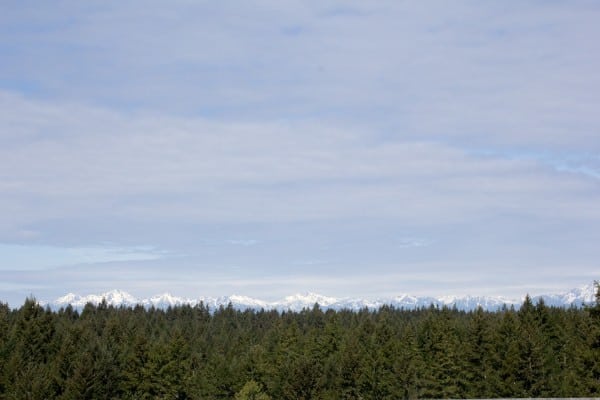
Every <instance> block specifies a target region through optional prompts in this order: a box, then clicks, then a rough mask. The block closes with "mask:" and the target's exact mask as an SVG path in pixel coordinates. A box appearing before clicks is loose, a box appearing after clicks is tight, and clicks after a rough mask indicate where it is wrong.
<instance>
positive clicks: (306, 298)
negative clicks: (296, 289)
mask: <svg viewBox="0 0 600 400" xmlns="http://www.w3.org/2000/svg"><path fill="white" fill-rule="evenodd" d="M336 302H338V299H336V298H335V297H327V296H323V295H321V294H317V293H313V292H307V293H303V294H300V293H297V294H294V295H291V296H286V297H285V298H284V299H283V301H282V302H281V303H282V304H297V303H302V304H307V305H310V306H313V305H315V304H317V303H318V304H319V305H320V306H328V305H331V304H334V303H336Z"/></svg>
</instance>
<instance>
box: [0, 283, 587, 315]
mask: <svg viewBox="0 0 600 400" xmlns="http://www.w3.org/2000/svg"><path fill="white" fill-rule="evenodd" d="M596 288H597V281H594V282H591V283H586V284H581V285H578V286H576V287H571V288H563V289H562V290H558V291H554V292H543V293H542V292H540V293H524V294H523V295H521V296H519V297H508V296H501V295H497V296H488V295H472V294H469V293H464V294H456V293H455V294H449V293H438V294H435V293H430V294H422V295H414V294H412V293H409V292H403V293H397V294H395V295H391V296H379V297H360V296H342V297H339V296H329V295H327V294H324V293H315V292H296V293H289V294H287V295H285V296H282V297H278V298H273V297H272V296H271V297H269V296H267V297H264V296H262V297H261V296H247V295H244V294H241V293H231V294H224V295H220V296H204V295H202V294H200V295H197V296H192V297H187V296H180V295H178V294H176V293H173V292H172V291H163V292H159V293H154V294H153V295H151V296H143V297H140V296H136V295H135V294H133V293H130V292H128V291H125V290H121V289H117V288H114V289H110V290H107V291H104V292H101V293H86V294H81V293H73V292H69V293H64V294H63V295H61V296H59V297H57V298H54V299H38V298H36V297H35V296H33V295H30V296H27V298H25V299H23V301H22V302H21V303H20V304H10V303H7V304H8V305H9V306H10V307H11V308H15V307H16V308H18V307H20V306H21V305H22V304H23V303H24V302H25V301H26V300H27V299H35V300H36V301H37V302H38V303H39V304H40V305H42V306H47V305H57V304H62V305H65V304H72V305H73V304H75V303H81V302H82V301H86V302H89V301H91V302H92V303H94V302H100V301H102V300H107V301H108V303H109V304H113V303H114V301H116V303H120V300H119V299H120V298H121V297H124V298H123V299H122V301H124V302H125V303H127V304H129V303H136V304H142V303H145V302H152V300H153V299H155V298H162V297H171V298H172V299H175V300H176V301H182V302H183V303H188V302H192V303H194V302H197V301H217V302H218V301H221V300H223V299H224V300H229V301H231V298H241V299H238V300H239V301H242V302H243V301H244V300H248V301H258V302H261V303H265V304H266V305H268V306H275V305H277V304H278V303H282V302H285V301H292V300H300V301H305V300H306V298H315V297H319V298H322V299H323V300H324V301H332V302H334V303H335V302H344V301H365V302H377V301H380V302H386V301H390V300H397V299H399V298H406V297H410V298H416V299H418V300H422V299H433V300H435V301H441V302H443V303H446V304H453V302H455V301H456V300H457V299H458V300H460V299H465V298H480V299H481V298H483V299H491V300H498V301H502V302H504V303H505V304H507V305H509V304H513V305H518V304H519V303H521V302H523V301H524V299H525V298H526V297H527V296H529V297H531V298H532V299H534V301H535V299H537V298H540V297H543V296H560V295H565V294H570V293H572V292H573V291H582V292H584V294H585V292H586V291H593V292H594V293H595V291H596V290H597V289H596ZM115 296H116V298H117V300H113V299H114V298H115ZM71 297H73V298H74V300H69V298H71ZM128 297H129V298H128ZM0 302H2V301H1V300H0ZM315 303H318V301H315ZM319 304H320V303H319ZM320 305H321V306H323V304H320Z"/></svg>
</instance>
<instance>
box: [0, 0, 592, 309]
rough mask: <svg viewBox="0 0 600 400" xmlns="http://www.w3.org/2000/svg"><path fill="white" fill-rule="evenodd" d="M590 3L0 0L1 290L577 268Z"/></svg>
mask: <svg viewBox="0 0 600 400" xmlns="http://www.w3.org/2000/svg"><path fill="white" fill-rule="evenodd" d="M598 20H600V6H599V5H598V4H597V3H596V2H589V1H571V2H546V1H544V2H541V1H528V2H518V3H515V2H511V3H507V2H471V1H457V2H453V3H452V4H448V3H447V2H441V1H439V2H438V1H429V2H398V1H391V2H385V1H383V2H335V1H332V2H294V1H290V2H285V3H281V2H274V1H264V2H187V1H173V2H168V3H165V2H151V1H145V2H117V3H107V2H95V1H89V2H75V1H60V2H53V3H52V4H50V3H47V2H35V1H34V2H21V1H18V2H17V1H15V2H12V1H9V2H5V3H4V4H3V5H2V13H0V60H1V62H0V297H1V298H2V299H3V300H4V301H9V302H10V303H12V304H19V303H20V302H22V301H23V299H24V298H25V297H26V296H28V295H30V294H33V295H35V296H36V297H37V298H39V299H42V300H50V299H53V298H55V297H58V296H60V295H62V294H64V293H67V292H76V293H80V294H87V293H100V292H103V291H106V290H109V289H113V288H119V289H123V290H126V291H129V292H131V293H132V294H134V295H136V296H139V297H143V296H148V295H152V294H156V293H159V292H164V291H167V290H168V291H170V292H173V293H175V294H178V295H182V296H189V297H197V296H200V295H227V294H231V293H237V294H244V295H249V296H256V297H261V298H264V299H274V298H277V297H280V296H283V295H287V294H291V293H294V292H304V291H316V292H320V293H323V294H326V295H331V296H363V297H378V296H388V295H395V294H399V293H405V292H408V293H411V294H427V295H442V294H477V295H478V294H490V295H504V296H514V297H518V296H521V295H522V294H524V293H526V292H529V293H532V294H535V293H540V292H546V291H560V290H563V289H565V290H566V289H569V288H571V287H574V286H579V285H581V284H585V283H589V282H590V281H591V280H593V279H598V278H599V277H600V265H599V264H598V259H600V257H599V256H600V250H599V247H598V243H599V239H600V118H599V117H598V110H599V109H600V74H598V72H597V71H599V70H600V43H599V42H598V40H596V39H597V38H598V37H600V26H598V24H597V21H598Z"/></svg>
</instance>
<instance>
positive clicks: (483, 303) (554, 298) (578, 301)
mask: <svg viewBox="0 0 600 400" xmlns="http://www.w3.org/2000/svg"><path fill="white" fill-rule="evenodd" d="M595 294H596V287H595V285H594V284H589V285H585V286H582V287H580V288H575V289H572V290H570V291H568V292H564V293H558V294H548V295H541V296H535V297H533V298H532V300H533V301H534V302H538V301H539V300H540V299H543V300H544V302H545V303H546V305H548V306H555V307H569V306H571V305H575V306H581V305H583V304H592V303H593V302H594V301H595ZM103 299H104V300H105V301H106V303H107V304H109V305H112V306H127V307H131V306H135V305H138V304H140V305H142V306H144V307H156V308H168V307H175V306H181V305H186V304H187V305H191V306H195V305H197V304H199V303H200V302H202V303H203V304H204V305H205V306H207V307H209V308H210V309H211V310H216V309H218V308H219V307H221V306H223V307H226V306H228V305H229V304H231V305H232V306H233V307H234V308H236V309H241V310H244V309H255V310H259V309H265V310H279V311H288V310H291V311H300V310H302V309H305V308H312V307H313V306H314V305H315V304H319V306H320V307H321V308H325V309H334V310H342V309H348V310H360V309H363V308H368V309H377V308H379V307H381V306H383V305H391V306H393V307H396V308H404V309H415V308H420V307H429V306H430V305H434V306H438V307H456V308H457V309H459V310H475V309H477V308H478V307H482V308H483V309H485V310H490V311H495V310H499V309H501V308H502V307H503V306H504V305H506V306H515V307H519V306H520V305H521V302H522V299H521V300H510V299H506V298H502V297H490V296H441V297H437V298H435V297H425V296H421V297H418V296H411V295H408V294H401V295H398V296H395V297H391V298H383V299H377V300H365V299H350V298H342V299H339V298H335V297H328V296H323V295H321V294H317V293H312V292H308V293H303V294H294V295H291V296H287V297H285V298H283V299H281V300H279V301H273V302H268V301H264V300H260V299H255V298H252V297H248V296H243V295H231V296H222V297H216V298H215V297H199V298H196V299H189V298H185V297H178V296H174V295H172V294H170V293H163V294H159V295H156V296H152V297H150V298H147V299H142V300H138V299H136V298H135V297H134V296H132V295H131V294H129V293H127V292H124V291H122V290H111V291H108V292H106V293H104V294H101V295H93V294H92V295H88V296H79V295H77V294H74V293H69V294H66V295H64V296H62V297H59V298H58V299H56V300H54V301H53V302H51V303H48V305H49V306H50V307H52V308H55V309H59V308H61V307H65V306H67V305H68V304H70V305H71V306H73V307H76V308H83V307H84V306H85V305H86V304H87V303H92V304H96V305H97V304H99V303H100V302H102V300H103Z"/></svg>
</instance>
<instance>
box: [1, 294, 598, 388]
mask: <svg viewBox="0 0 600 400" xmlns="http://www.w3.org/2000/svg"><path fill="white" fill-rule="evenodd" d="M599 299H600V297H599V293H597V294H596V304H595V305H593V306H586V307H571V308H558V307H551V306H547V305H546V304H545V303H544V301H543V300H540V301H538V302H537V303H534V302H533V301H532V299H531V298H529V297H526V298H525V301H524V302H523V304H522V305H521V307H520V308H519V309H518V310H515V309H514V308H512V307H511V308H506V307H505V308H503V309H502V310H500V311H496V312H487V311H484V310H483V309H481V308H480V309H477V310H476V311H471V312H465V311H459V310H457V309H456V308H453V309H451V308H448V307H442V308H439V307H434V306H431V307H422V308H419V309H416V310H403V309H396V308H394V307H390V306H383V307H381V308H379V309H377V310H368V309H363V310H361V311H358V312H354V311H350V310H340V311H336V310H327V311H324V310H322V309H321V308H319V307H318V306H316V305H315V306H314V307H313V308H312V309H304V310H303V311H301V312H278V311H275V310H272V311H264V310H262V311H256V310H245V311H240V310H236V309H234V308H233V307H232V306H228V307H220V308H219V309H217V310H216V311H214V312H213V311H212V310H209V308H208V307H206V306H205V305H203V304H199V305H196V306H189V305H183V306H178V307H174V308H168V309H166V310H163V309H157V308H154V307H151V308H144V307H143V306H136V307H133V308H132V307H119V308H116V307H113V306H109V305H107V303H106V302H105V301H104V302H101V303H100V304H98V305H93V304H88V305H86V306H85V308H84V309H83V310H82V311H81V313H80V312H78V311H77V310H75V309H73V308H72V307H71V306H67V307H66V308H63V309H61V310H59V311H57V312H55V311H51V310H50V309H49V308H43V307H41V306H40V305H39V304H38V303H37V302H36V301H35V300H33V299H28V300H26V301H25V303H24V304H23V305H22V306H21V307H20V308H18V309H14V310H11V309H10V308H9V307H8V305H7V304H2V305H0V398H7V399H16V398H29V399H54V398H57V399H109V398H115V399H143V398H176V399H234V398H235V399H251V398H254V399H269V398H272V399H398V398H495V397H496V398H498V397H593V396H598V395H600V303H599V301H598V300H599Z"/></svg>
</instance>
